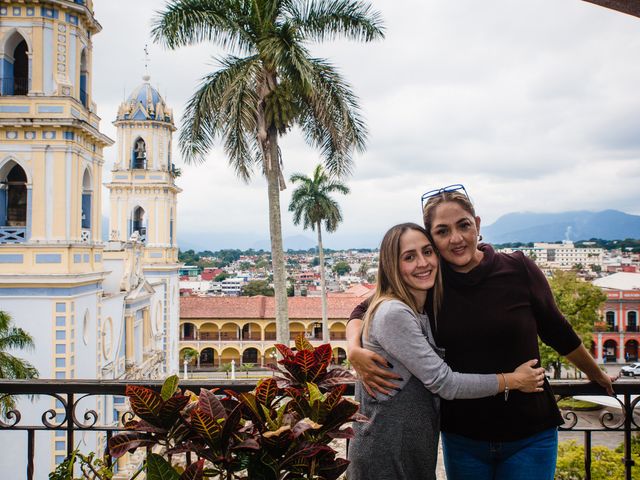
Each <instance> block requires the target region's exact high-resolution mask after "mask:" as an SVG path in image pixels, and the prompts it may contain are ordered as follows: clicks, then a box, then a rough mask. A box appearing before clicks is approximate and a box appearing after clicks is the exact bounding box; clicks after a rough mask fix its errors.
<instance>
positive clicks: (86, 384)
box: [0, 380, 640, 480]
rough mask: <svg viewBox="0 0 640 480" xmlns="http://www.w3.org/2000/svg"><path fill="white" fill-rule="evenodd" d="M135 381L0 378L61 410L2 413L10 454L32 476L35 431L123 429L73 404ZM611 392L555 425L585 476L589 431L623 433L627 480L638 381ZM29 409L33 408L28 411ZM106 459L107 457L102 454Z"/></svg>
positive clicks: (558, 389) (566, 385)
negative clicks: (22, 444) (591, 414)
mask: <svg viewBox="0 0 640 480" xmlns="http://www.w3.org/2000/svg"><path fill="white" fill-rule="evenodd" d="M551 383H552V387H553V390H554V393H556V395H558V396H559V397H569V396H576V395H580V396H595V395H603V394H604V392H603V390H602V389H601V388H600V387H598V386H597V385H595V384H593V383H588V382H586V381H552V382H551ZM128 384H137V385H145V386H150V387H151V388H155V389H157V390H158V391H159V390H160V389H161V387H162V382H161V381H159V380H156V381H148V380H145V381H98V380H29V381H25V380H0V400H1V399H2V398H4V397H5V396H6V395H15V396H34V395H36V396H39V397H38V398H43V397H47V396H48V397H50V398H52V399H55V400H57V404H58V405H59V406H60V408H61V409H62V410H63V413H62V414H60V413H59V412H56V411H55V410H54V409H50V410H46V411H44V412H42V413H40V412H36V413H37V414H38V415H37V416H40V415H41V424H33V423H30V424H28V425H27V424H25V422H23V421H22V418H23V414H22V413H21V412H20V411H17V410H16V411H10V412H8V414H7V415H6V417H5V418H4V419H2V420H0V431H4V432H7V431H9V432H15V435H20V434H24V435H26V436H27V449H26V450H27V452H26V458H24V459H16V461H18V462H21V461H22V462H24V467H25V471H26V478H27V479H28V480H32V479H33V478H34V458H36V457H35V456H36V455H38V453H36V452H37V447H38V445H36V442H35V439H36V436H35V432H37V431H62V432H65V439H66V449H67V455H69V454H71V452H72V451H73V448H74V446H76V445H77V441H76V435H79V434H82V435H84V432H88V431H90V432H97V433H98V434H102V435H104V436H105V437H106V441H108V439H109V438H111V436H113V434H114V433H116V432H119V431H121V430H123V429H124V428H123V426H122V425H121V424H114V423H101V422H100V419H104V418H106V417H105V416H104V415H102V412H97V411H95V410H91V409H89V410H86V411H84V412H81V410H82V407H81V406H79V404H80V403H81V402H82V401H83V400H84V399H87V398H91V397H94V398H95V397H102V398H106V396H123V395H124V393H125V388H126V385H128ZM254 386H255V384H254V383H253V382H230V383H225V384H224V385H220V384H213V383H207V382H202V381H198V380H184V381H181V387H182V388H184V389H188V390H191V391H193V392H198V391H199V389H200V388H207V389H212V388H217V387H219V388H224V389H231V390H235V391H237V392H247V391H250V390H252V389H253V388H254ZM614 387H615V390H616V394H617V397H609V398H613V400H614V401H615V402H617V404H618V406H617V407H616V408H606V409H605V410H603V412H602V413H601V414H600V420H599V424H594V423H593V421H592V420H591V421H581V413H580V412H574V411H566V410H565V411H563V417H564V419H565V424H564V425H563V426H562V427H561V428H560V430H561V432H562V431H573V432H581V433H582V434H583V442H584V446H585V457H584V465H585V467H584V468H585V476H584V477H583V478H585V479H590V478H591V475H590V466H591V462H592V456H591V455H592V454H591V445H592V436H593V434H594V433H596V432H618V433H619V434H621V436H622V438H623V445H624V448H623V455H624V465H625V479H628V480H631V478H632V476H631V474H632V471H635V469H637V468H640V466H635V465H634V461H633V459H632V456H631V435H632V432H637V431H640V425H639V423H640V422H638V418H636V410H637V406H638V403H640V396H639V395H640V383H639V382H635V381H618V382H617V383H615V384H614ZM347 393H348V394H351V395H352V394H353V385H349V386H348V389H347ZM21 408H23V409H24V410H25V411H26V410H27V409H29V408H35V407H34V406H30V404H29V403H28V402H25V403H23V407H21ZM29 413H33V412H29ZM131 418H132V415H131V413H125V414H123V415H122V418H121V420H122V421H123V422H124V421H128V420H130V419H131ZM561 438H562V435H561ZM107 462H108V463H111V462H112V459H111V458H110V457H108V456H107Z"/></svg>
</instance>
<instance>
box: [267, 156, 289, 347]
mask: <svg viewBox="0 0 640 480" xmlns="http://www.w3.org/2000/svg"><path fill="white" fill-rule="evenodd" d="M273 161H274V162H275V163H276V165H277V166H278V168H270V169H269V170H267V185H268V192H269V233H270V236H271V266H272V268H273V289H274V291H275V298H276V340H277V341H278V343H283V344H285V345H289V310H288V308H287V286H286V280H287V276H286V272H285V268H284V251H283V247H282V221H281V219H280V178H279V177H280V176H279V170H280V168H279V162H278V161H277V160H273ZM272 165H273V164H272Z"/></svg>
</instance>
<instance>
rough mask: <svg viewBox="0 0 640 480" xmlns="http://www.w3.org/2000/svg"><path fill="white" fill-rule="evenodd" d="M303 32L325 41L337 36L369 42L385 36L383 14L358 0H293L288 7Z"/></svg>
mask: <svg viewBox="0 0 640 480" xmlns="http://www.w3.org/2000/svg"><path fill="white" fill-rule="evenodd" d="M285 8H286V10H287V13H288V14H289V15H290V17H291V19H292V21H293V22H294V24H295V26H296V28H297V29H298V30H299V31H300V35H301V36H302V37H304V38H306V39H308V40H313V41H319V42H320V41H324V40H330V39H335V38H338V37H342V38H346V39H350V40H357V41H363V42H369V41H372V40H376V39H382V38H384V26H383V25H382V16H381V15H380V13H378V12H377V11H375V10H373V8H372V6H371V5H370V4H368V3H365V2H360V1H356V0H313V1H311V0H293V1H291V2H288V5H287V6H286V7H285Z"/></svg>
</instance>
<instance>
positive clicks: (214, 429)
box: [191, 409, 222, 445]
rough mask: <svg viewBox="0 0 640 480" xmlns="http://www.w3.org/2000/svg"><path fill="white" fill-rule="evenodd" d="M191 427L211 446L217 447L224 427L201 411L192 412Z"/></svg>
mask: <svg viewBox="0 0 640 480" xmlns="http://www.w3.org/2000/svg"><path fill="white" fill-rule="evenodd" d="M191 427H192V428H193V429H194V430H195V431H196V433H197V434H198V435H200V436H201V437H202V438H204V439H205V440H206V441H207V443H209V444H210V445H217V443H218V439H219V438H220V432H221V431H222V427H221V426H220V424H219V423H218V422H217V421H216V420H215V419H214V418H213V417H212V416H211V415H208V414H206V413H204V412H203V411H201V410H198V409H196V410H193V411H192V412H191Z"/></svg>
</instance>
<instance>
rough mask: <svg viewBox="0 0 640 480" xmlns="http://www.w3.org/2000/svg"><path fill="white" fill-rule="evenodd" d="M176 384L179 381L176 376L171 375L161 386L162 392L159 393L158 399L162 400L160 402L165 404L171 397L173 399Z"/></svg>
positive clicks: (176, 388) (176, 387)
mask: <svg viewBox="0 0 640 480" xmlns="http://www.w3.org/2000/svg"><path fill="white" fill-rule="evenodd" d="M178 382H179V379H178V376H177V375H171V376H170V377H167V379H166V380H165V381H164V383H163V384H162V390H161V391H160V397H161V398H162V400H164V401H165V402H166V401H167V400H169V399H170V398H171V397H173V394H174V393H176V390H178Z"/></svg>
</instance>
